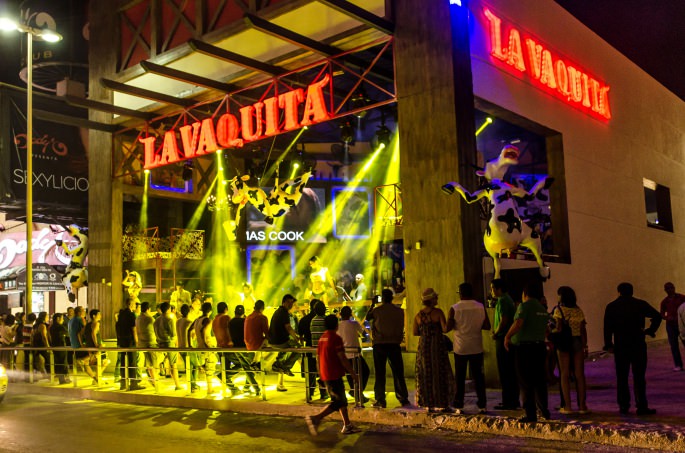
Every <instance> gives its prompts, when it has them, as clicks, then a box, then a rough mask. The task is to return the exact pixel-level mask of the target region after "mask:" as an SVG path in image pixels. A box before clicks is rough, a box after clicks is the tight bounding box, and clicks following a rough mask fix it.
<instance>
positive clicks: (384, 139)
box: [375, 124, 392, 146]
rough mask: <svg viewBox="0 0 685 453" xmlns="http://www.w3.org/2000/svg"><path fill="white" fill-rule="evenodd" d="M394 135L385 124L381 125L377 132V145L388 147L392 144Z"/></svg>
mask: <svg viewBox="0 0 685 453" xmlns="http://www.w3.org/2000/svg"><path fill="white" fill-rule="evenodd" d="M391 135H392V131H391V130H390V129H388V127H387V126H386V125H385V124H381V125H380V126H378V130H376V137H375V139H376V143H377V144H378V145H381V144H382V145H383V146H388V144H390V136H391Z"/></svg>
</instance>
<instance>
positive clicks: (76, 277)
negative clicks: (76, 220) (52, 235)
mask: <svg viewBox="0 0 685 453" xmlns="http://www.w3.org/2000/svg"><path fill="white" fill-rule="evenodd" d="M66 231H68V232H69V234H70V235H71V237H73V238H74V239H76V242H78V244H77V245H76V246H75V247H71V248H70V247H69V246H68V245H66V244H65V243H64V241H63V240H62V239H56V240H55V244H57V246H58V247H62V250H64V253H66V254H67V255H69V256H71V261H70V262H69V265H68V266H67V270H66V271H65V272H64V275H63V276H62V283H64V287H65V288H66V290H67V295H68V297H69V301H70V302H74V301H75V300H76V293H77V292H78V290H79V288H82V287H84V286H88V269H86V268H85V267H84V262H85V261H86V256H87V255H88V228H80V227H79V226H78V225H69V226H68V227H67V230H66Z"/></svg>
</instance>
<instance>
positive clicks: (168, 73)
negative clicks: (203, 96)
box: [140, 61, 239, 93]
mask: <svg viewBox="0 0 685 453" xmlns="http://www.w3.org/2000/svg"><path fill="white" fill-rule="evenodd" d="M140 67H142V68H143V70H144V71H145V72H149V73H152V74H157V75H160V76H163V77H168V78H170V79H174V80H179V81H181V82H185V83H190V84H191V85H196V86H201V87H205V88H211V89H213V90H218V91H223V92H224V93H230V92H232V91H237V90H238V89H239V87H237V86H235V85H231V84H230V83H223V82H219V81H217V80H213V79H209V78H207V77H202V76H199V75H195V74H191V73H189V72H185V71H179V70H178V69H173V68H169V67H167V66H162V65H159V64H156V63H152V62H150V61H141V62H140Z"/></svg>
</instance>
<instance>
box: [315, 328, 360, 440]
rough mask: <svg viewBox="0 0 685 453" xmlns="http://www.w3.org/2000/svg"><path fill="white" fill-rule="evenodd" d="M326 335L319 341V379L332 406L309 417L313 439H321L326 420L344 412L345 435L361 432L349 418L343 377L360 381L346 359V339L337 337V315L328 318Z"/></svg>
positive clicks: (343, 431) (342, 415) (343, 429)
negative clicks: (348, 375)
mask: <svg viewBox="0 0 685 453" xmlns="http://www.w3.org/2000/svg"><path fill="white" fill-rule="evenodd" d="M324 325H325V326H326V332H325V333H324V334H323V336H322V337H321V338H320V339H319V344H318V346H317V355H318V357H319V360H318V361H317V364H318V368H319V375H320V376H321V380H323V381H324V384H325V385H326V390H327V391H328V395H329V396H330V398H331V402H330V403H329V404H328V405H327V406H326V407H325V408H324V409H323V410H322V411H321V412H319V413H318V414H316V415H308V416H306V417H305V422H306V423H307V428H308V429H309V433H310V434H311V435H312V436H316V435H317V427H318V426H319V424H320V423H321V420H323V418H324V417H326V416H327V415H329V414H332V413H334V412H336V411H337V412H340V416H341V417H342V420H343V428H342V431H341V433H343V434H352V433H357V432H359V431H360V430H359V429H358V428H357V427H355V426H353V425H352V422H350V417H349V415H348V414H347V397H346V396H345V384H343V377H344V376H345V373H346V372H347V373H349V374H350V375H351V376H352V379H354V380H355V381H357V380H359V377H358V376H357V374H356V373H355V372H354V370H353V369H352V365H351V364H350V362H349V360H347V357H346V356H345V345H344V343H343V340H342V338H341V337H340V336H339V335H338V334H337V333H336V332H337V330H338V318H337V316H335V315H328V316H326V318H324Z"/></svg>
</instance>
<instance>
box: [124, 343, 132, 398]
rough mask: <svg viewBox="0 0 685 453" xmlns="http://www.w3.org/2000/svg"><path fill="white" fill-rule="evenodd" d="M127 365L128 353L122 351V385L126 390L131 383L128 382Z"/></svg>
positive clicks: (129, 387)
mask: <svg viewBox="0 0 685 453" xmlns="http://www.w3.org/2000/svg"><path fill="white" fill-rule="evenodd" d="M128 365H129V364H128V353H127V352H126V351H124V383H125V386H124V387H125V388H126V390H130V389H131V383H130V380H129V378H128V377H129V374H130V373H129V370H128Z"/></svg>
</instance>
